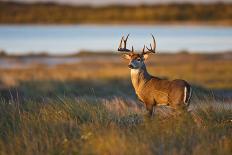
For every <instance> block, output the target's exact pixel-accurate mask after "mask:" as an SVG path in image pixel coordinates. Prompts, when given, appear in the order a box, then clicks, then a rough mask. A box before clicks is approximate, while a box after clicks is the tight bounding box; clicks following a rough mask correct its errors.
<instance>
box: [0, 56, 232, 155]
mask: <svg viewBox="0 0 232 155" xmlns="http://www.w3.org/2000/svg"><path fill="white" fill-rule="evenodd" d="M210 58H211V57H210ZM126 63H127V62H126V61H122V60H121V58H120V57H118V56H114V57H113V59H112V58H105V57H103V58H102V59H99V60H98V61H96V62H93V61H85V62H79V63H76V64H69V65H59V66H56V67H46V66H38V67H32V68H29V69H1V70H0V73H1V77H0V79H1V80H0V81H1V88H0V96H1V100H0V154H3V155H4V154H15V155H16V154H25V155H27V154H99V155H102V154H103V155H104V154H106V155H107V154H112V155H118V154H148V155H149V154H172V155H182V154H183V155H184V154H193V155H199V154H223V155H227V154H228V155H230V154H231V152H232V135H231V129H232V117H231V113H232V104H231V98H230V99H229V98H227V99H223V98H220V97H218V96H216V95H215V94H214V93H205V90H204V89H200V88H198V87H196V86H201V87H204V88H205V89H217V90H221V89H231V88H232V84H231V81H230V80H231V79H232V77H231V76H232V75H231V74H230V71H231V64H232V62H231V61H229V60H224V59H220V58H217V59H216V60H211V59H209V58H208V57H205V56H202V55H200V56H199V55H185V54H184V55H183V54H180V55H166V56H165V55H161V56H157V57H154V58H152V59H150V61H149V62H148V64H149V65H148V70H149V71H150V72H152V73H153V74H154V75H158V76H161V77H166V78H169V79H173V78H184V79H186V80H188V81H190V82H191V84H193V86H194V94H193V98H192V102H191V106H190V107H189V110H190V112H189V113H178V112H176V111H175V110H173V109H171V108H169V107H158V108H157V109H156V112H155V117H154V118H152V119H147V118H146V117H145V116H144V114H145V112H146V110H145V108H144V106H143V105H142V104H141V103H139V102H138V100H137V98H136V96H135V94H134V90H133V88H132V86H131V82H130V78H129V75H130V74H129V70H128V68H127V67H126V66H127V64H126Z"/></svg>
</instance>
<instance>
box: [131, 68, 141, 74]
mask: <svg viewBox="0 0 232 155" xmlns="http://www.w3.org/2000/svg"><path fill="white" fill-rule="evenodd" d="M138 73H139V69H131V75H135V74H138Z"/></svg>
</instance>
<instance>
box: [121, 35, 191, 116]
mask: <svg viewBox="0 0 232 155" xmlns="http://www.w3.org/2000/svg"><path fill="white" fill-rule="evenodd" d="M151 36H152V38H153V46H152V44H150V47H149V48H148V47H147V46H145V45H144V46H143V49H142V52H141V53H137V52H135V51H134V48H133V46H132V49H131V50H129V49H128V48H127V40H128V37H129V34H128V35H127V36H126V38H124V36H122V38H121V41H120V44H119V47H118V51H119V52H121V53H123V57H124V58H125V59H127V60H129V64H128V67H129V69H130V72H131V81H132V85H133V87H134V90H135V93H136V95H137V97H138V99H139V100H140V101H141V102H143V103H144V104H145V106H146V109H147V111H148V113H147V115H148V116H149V117H151V116H152V115H153V114H154V110H155V107H156V106H159V105H167V106H170V107H172V108H174V109H187V108H186V107H188V106H189V103H190V98H191V93H192V88H191V86H190V84H189V83H187V82H186V81H185V80H182V79H175V80H172V81H169V80H166V79H161V78H159V77H156V76H153V75H150V74H149V73H148V71H147V69H146V65H145V60H147V58H148V57H149V55H150V54H155V53H156V41H155V38H154V36H153V35H152V34H151Z"/></svg>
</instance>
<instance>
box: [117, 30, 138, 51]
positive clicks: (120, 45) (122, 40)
mask: <svg viewBox="0 0 232 155" xmlns="http://www.w3.org/2000/svg"><path fill="white" fill-rule="evenodd" d="M129 35H130V34H128V35H127V36H126V39H124V36H123V37H122V39H121V41H120V44H119V47H118V51H119V52H134V48H133V46H132V50H129V49H127V48H126V43H127V39H128V37H129ZM122 44H124V47H122Z"/></svg>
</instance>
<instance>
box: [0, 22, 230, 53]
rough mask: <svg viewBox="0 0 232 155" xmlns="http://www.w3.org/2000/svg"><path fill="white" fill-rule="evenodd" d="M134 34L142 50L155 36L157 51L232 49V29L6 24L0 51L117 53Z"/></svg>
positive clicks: (0, 28) (137, 47) (0, 29)
mask: <svg viewBox="0 0 232 155" xmlns="http://www.w3.org/2000/svg"><path fill="white" fill-rule="evenodd" d="M127 33H130V34H131V36H130V38H129V40H128V44H129V47H131V45H134V47H135V50H138V51H139V50H141V49H142V47H143V45H144V44H146V45H149V43H150V42H151V41H152V38H151V36H150V34H153V35H154V36H155V38H156V42H157V51H167V52H177V51H180V50H188V51H191V52H220V51H230V50H232V27H223V26H215V27H213V26H168V25H159V26H144V25H127V26H116V25H104V26H102V25H100V26H98V25H68V26H66V25H65V26H55V25H50V26H38V25H36V26H35V25H27V26H19V25H14V26H12V25H2V26H0V49H2V50H6V51H7V52H9V53H14V54H15V53H17V54H18V53H26V52H35V53H36V52H44V51H46V52H49V53H53V54H69V53H76V52H78V51H80V50H91V51H115V50H116V49H117V48H118V44H119V41H120V38H121V36H122V35H123V34H124V35H126V34H127Z"/></svg>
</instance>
